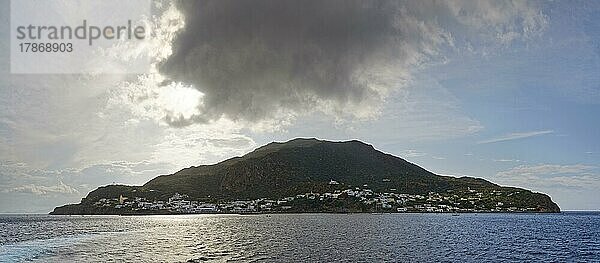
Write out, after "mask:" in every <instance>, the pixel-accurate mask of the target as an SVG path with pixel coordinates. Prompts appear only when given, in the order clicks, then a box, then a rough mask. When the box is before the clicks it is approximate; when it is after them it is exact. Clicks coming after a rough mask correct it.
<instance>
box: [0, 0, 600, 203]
mask: <svg viewBox="0 0 600 263" xmlns="http://www.w3.org/2000/svg"><path fill="white" fill-rule="evenodd" d="M0 3H1V6H0V11H1V15H0V19H2V21H1V22H2V23H0V34H1V35H2V40H1V41H0V57H2V60H1V61H2V64H0V74H1V76H0V213H9V212H10V213H18V212H48V211H50V210H51V209H52V208H53V207H54V206H57V205H62V204H64V203H68V202H78V201H79V200H80V199H81V197H83V196H85V195H86V194H87V193H88V192H89V191H91V190H93V189H95V188H96V187H97V186H100V185H106V184H111V183H125V184H143V183H144V182H146V181H147V180H149V179H151V178H153V177H155V176H157V175H161V174H168V173H172V172H175V171H177V170H179V169H182V168H184V167H188V166H191V165H200V164H210V163H215V162H218V161H221V160H224V159H227V158H230V157H233V156H239V155H242V154H244V153H246V152H248V151H251V150H252V149H254V148H255V147H258V146H260V145H263V144H265V143H268V142H271V141H274V140H275V141H285V140H289V139H292V138H295V137H317V138H321V139H331V140H348V139H359V140H362V141H364V142H367V143H370V144H373V145H374V146H375V147H376V148H377V149H379V150H382V151H384V152H388V153H391V154H394V155H397V156H400V157H403V158H405V159H407V160H409V161H412V162H415V163H417V164H419V165H421V166H423V167H425V168H426V169H428V170H431V171H433V172H436V173H438V174H444V175H455V176H464V175H467V176H475V177H482V178H485V179H488V180H490V181H492V182H495V183H499V184H501V185H510V186H518V187H524V188H528V189H531V190H533V191H538V192H544V193H547V194H549V195H551V196H552V198H553V200H554V201H556V202H557V203H558V204H559V205H560V206H561V208H562V209H563V210H600V139H598V138H600V121H599V120H600V118H599V116H600V16H598V14H599V13H600V2H597V1H582V2H578V1H543V2H542V1H539V2H538V1H527V2H525V1H515V2H512V1H407V2H400V1H350V0H346V1H337V0H324V1H280V0H259V1H229V0H219V1H186V2H166V1H165V2H156V3H155V4H156V5H155V6H154V12H155V16H154V17H153V19H152V20H151V22H152V27H153V29H154V32H155V34H156V35H155V38H154V39H153V40H152V41H151V42H150V43H145V44H144V47H143V49H141V50H146V51H147V52H149V53H151V55H152V57H153V62H152V64H151V65H150V66H149V67H150V69H149V71H150V72H151V73H149V74H139V75H135V74H121V75H119V74H99V75H98V74H97V75H86V74H76V75H65V74H56V75H41V74H10V66H9V65H10V63H9V62H10V61H9V60H10V53H9V52H10V38H9V34H10V28H9V20H10V8H9V2H8V1H6V0H2V1H0ZM129 51H130V50H126V51H122V52H129Z"/></svg>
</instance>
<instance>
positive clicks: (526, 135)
mask: <svg viewBox="0 0 600 263" xmlns="http://www.w3.org/2000/svg"><path fill="white" fill-rule="evenodd" d="M551 133H554V131H553V130H543V131H530V132H514V133H509V134H506V135H502V136H499V137H496V138H491V139H488V140H483V141H479V142H477V143H479V144H486V143H495V142H504V141H512V140H518V139H524V138H529V137H534V136H540V135H544V134H551Z"/></svg>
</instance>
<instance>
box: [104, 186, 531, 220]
mask: <svg viewBox="0 0 600 263" xmlns="http://www.w3.org/2000/svg"><path fill="white" fill-rule="evenodd" d="M329 184H330V185H334V186H338V185H339V184H340V183H338V182H337V181H335V180H331V181H330V182H329ZM389 190H390V191H389V192H384V193H377V192H374V191H373V190H371V189H369V188H368V185H363V187H355V188H348V189H344V190H334V191H332V192H325V193H314V192H310V193H304V194H298V195H295V196H289V197H285V198H280V199H276V200H274V199H269V198H259V199H255V200H233V201H224V202H216V203H212V202H203V201H198V200H190V198H189V197H188V196H187V195H185V194H179V193H175V194H173V195H172V196H171V197H169V198H168V199H167V200H147V199H145V198H142V197H132V198H130V197H127V196H123V195H121V196H120V197H119V198H112V199H109V198H102V199H99V200H98V201H96V202H95V203H94V206H95V207H98V208H109V209H115V210H118V211H123V212H124V213H127V214H129V213H131V214H199V213H240V214H243V213H281V212H288V213H289V212H429V213H449V212H452V213H457V212H535V211H536V210H537V208H534V207H527V208H525V207H517V206H513V205H511V204H510V203H508V202H499V201H494V200H498V199H502V198H501V197H503V195H505V196H504V197H509V196H511V195H515V194H519V192H518V191H515V192H506V191H500V190H491V191H490V190H487V191H485V192H483V191H477V190H473V189H470V188H469V189H467V190H465V191H460V192H459V191H452V190H448V191H446V192H444V193H435V192H429V193H428V194H426V195H419V194H404V193H395V190H396V189H389ZM349 204H352V205H351V207H354V209H349V208H348V207H349Z"/></svg>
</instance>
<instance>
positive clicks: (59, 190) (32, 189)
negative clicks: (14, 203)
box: [8, 181, 81, 195]
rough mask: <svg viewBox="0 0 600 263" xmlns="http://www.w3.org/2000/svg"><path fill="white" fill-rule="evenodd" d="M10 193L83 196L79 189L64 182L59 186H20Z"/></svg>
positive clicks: (10, 190) (60, 182)
mask: <svg viewBox="0 0 600 263" xmlns="http://www.w3.org/2000/svg"><path fill="white" fill-rule="evenodd" d="M8 192H18V193H32V194H36V195H48V194H51V193H55V194H78V195H79V194H81V193H80V192H79V191H77V189H75V188H73V187H71V186H68V185H66V184H64V183H63V182H62V181H59V183H58V185H52V186H44V185H35V184H26V185H22V186H18V187H15V188H12V189H9V190H8Z"/></svg>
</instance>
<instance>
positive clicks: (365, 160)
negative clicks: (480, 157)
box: [50, 139, 560, 215]
mask: <svg viewBox="0 0 600 263" xmlns="http://www.w3.org/2000/svg"><path fill="white" fill-rule="evenodd" d="M280 212H284V213H303V212H334V213H337V212H339V213H353V212H560V208H559V207H558V205H556V204H555V203H554V202H552V200H551V199H550V197H549V196H547V195H545V194H542V193H534V192H532V191H529V190H525V189H521V188H515V187H503V186H499V185H496V184H494V183H491V182H489V181H486V180H483V179H479V178H472V177H460V178H457V177H451V176H440V175H436V174H434V173H431V172H429V171H427V170H425V169H423V168H421V167H419V166H417V165H415V164H412V163H410V162H407V161H406V160H404V159H401V158H399V157H396V156H393V155H390V154H386V153H383V152H381V151H378V150H376V149H375V148H373V146H371V145H369V144H365V143H363V142H360V141H356V140H353V141H344V142H331V141H324V140H317V139H294V140H291V141H288V142H283V143H279V142H273V143H270V144H267V145H265V146H262V147H260V148H258V149H256V150H254V151H253V152H250V153H248V154H246V155H244V156H242V157H235V158H231V159H228V160H225V161H222V162H220V163H217V164H213V165H201V166H195V167H189V168H185V169H183V170H181V171H179V172H176V173H174V174H170V175H161V176H158V177H156V178H154V179H152V180H150V181H149V182H147V183H146V184H144V185H142V186H126V185H108V186H103V187H99V188H98V189H96V190H94V191H92V192H90V193H89V194H88V195H87V196H86V197H85V198H83V199H82V200H81V203H79V204H69V205H64V206H60V207H56V208H55V209H54V211H52V212H51V213H50V214H55V215H70V214H115V215H136V214H187V213H280Z"/></svg>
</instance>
